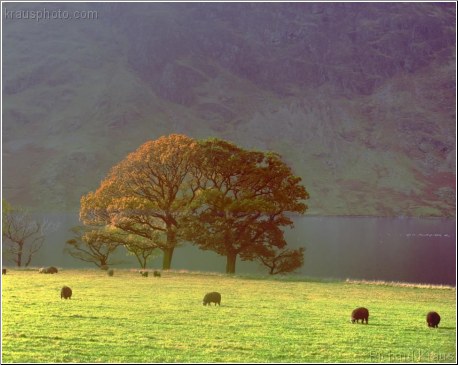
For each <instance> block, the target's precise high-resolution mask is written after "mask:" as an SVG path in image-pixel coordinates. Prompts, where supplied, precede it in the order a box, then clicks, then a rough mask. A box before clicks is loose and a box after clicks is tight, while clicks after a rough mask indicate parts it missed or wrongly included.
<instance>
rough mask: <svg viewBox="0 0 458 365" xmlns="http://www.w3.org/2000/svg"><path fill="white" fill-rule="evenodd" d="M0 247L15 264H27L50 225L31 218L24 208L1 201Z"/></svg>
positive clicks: (41, 243)
mask: <svg viewBox="0 0 458 365" xmlns="http://www.w3.org/2000/svg"><path fill="white" fill-rule="evenodd" d="M2 203H3V207H2V238H3V239H2V246H3V247H2V249H3V253H4V254H5V256H6V257H7V259H9V260H10V261H12V262H14V264H16V266H18V267H21V266H23V265H24V266H26V267H27V266H29V265H30V263H31V261H32V258H33V256H34V255H35V254H36V253H37V252H38V251H39V250H40V249H41V247H42V246H43V242H44V240H45V234H46V232H47V231H49V230H50V228H51V225H50V224H49V222H47V221H44V220H37V219H35V218H33V217H32V216H31V215H30V213H28V212H27V211H26V210H24V209H19V208H14V207H12V206H11V205H9V204H8V203H7V202H5V201H3V202H2Z"/></svg>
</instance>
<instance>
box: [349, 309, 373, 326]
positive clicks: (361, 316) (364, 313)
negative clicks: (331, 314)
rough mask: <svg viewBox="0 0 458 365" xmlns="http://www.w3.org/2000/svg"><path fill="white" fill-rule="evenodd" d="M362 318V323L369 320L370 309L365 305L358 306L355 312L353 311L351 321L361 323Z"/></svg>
mask: <svg viewBox="0 0 458 365" xmlns="http://www.w3.org/2000/svg"><path fill="white" fill-rule="evenodd" d="M359 320H361V323H364V321H366V324H367V323H368V320H369V310H368V309H367V308H364V307H360V308H356V309H355V310H354V311H353V312H351V322H352V323H355V321H356V323H359V322H358V321H359Z"/></svg>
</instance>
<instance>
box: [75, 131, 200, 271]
mask: <svg viewBox="0 0 458 365" xmlns="http://www.w3.org/2000/svg"><path fill="white" fill-rule="evenodd" d="M196 146H197V144H196V142H195V141H194V140H193V139H191V138H189V137H186V136H183V135H176V134H174V135H170V136H166V137H161V138H159V139H157V140H155V141H148V142H146V143H144V144H143V145H141V146H140V147H139V148H138V149H137V150H136V151H134V152H132V153H130V154H129V155H128V156H127V157H126V158H125V159H124V160H123V161H121V162H120V163H119V164H117V165H115V166H114V167H113V168H112V170H111V171H110V173H109V174H108V176H107V178H106V179H105V180H103V181H102V183H101V186H100V187H99V188H98V189H97V190H96V191H95V192H90V193H89V194H87V195H86V196H83V197H82V199H81V211H80V219H81V220H82V221H83V223H84V224H96V225H103V224H105V225H112V226H115V227H117V228H119V229H121V230H122V231H124V232H127V233H130V234H134V235H137V236H139V237H143V238H145V239H147V240H150V241H151V242H155V243H156V245H157V248H159V249H160V250H162V251H163V263H162V267H163V269H170V267H171V262H172V257H173V252H174V250H175V247H176V246H177V245H178V243H179V227H180V220H181V219H182V217H183V216H184V215H185V212H186V210H187V206H188V205H189V202H190V201H191V200H192V199H193V197H194V194H195V190H196V187H195V186H196V184H195V181H196V177H195V176H197V175H198V174H193V176H194V177H193V178H192V179H191V174H190V172H191V171H192V170H193V158H194V157H193V156H194V153H195V148H196ZM158 232H159V233H162V234H163V236H164V237H165V239H164V240H159V241H157V234H158Z"/></svg>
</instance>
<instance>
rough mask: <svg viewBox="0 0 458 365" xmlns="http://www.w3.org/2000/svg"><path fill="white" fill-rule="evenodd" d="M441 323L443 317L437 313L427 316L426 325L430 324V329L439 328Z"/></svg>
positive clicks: (430, 313)
mask: <svg viewBox="0 0 458 365" xmlns="http://www.w3.org/2000/svg"><path fill="white" fill-rule="evenodd" d="M440 321H441V316H440V315H439V313H437V312H429V313H428V314H427V315H426V323H428V327H434V328H437V327H438V326H439V322H440Z"/></svg>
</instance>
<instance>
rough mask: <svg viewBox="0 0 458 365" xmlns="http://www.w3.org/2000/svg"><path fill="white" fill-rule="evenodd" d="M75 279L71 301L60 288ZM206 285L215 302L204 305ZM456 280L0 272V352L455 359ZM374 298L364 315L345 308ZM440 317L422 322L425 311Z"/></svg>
mask: <svg viewBox="0 0 458 365" xmlns="http://www.w3.org/2000/svg"><path fill="white" fill-rule="evenodd" d="M63 285H68V286H70V287H71V288H72V289H73V297H72V299H71V300H61V299H60V288H61V287H62V286H63ZM209 291H219V292H220V293H221V294H222V302H221V306H220V307H218V306H211V307H204V306H203V305H202V298H203V296H204V294H205V293H207V292H209ZM455 298H456V292H455V289H424V288H414V287H402V286H386V285H371V284H358V283H345V282H307V281H291V280H257V279H250V278H242V277H237V276H235V277H227V276H223V275H210V274H201V273H179V272H165V273H163V275H162V277H161V278H154V277H152V275H151V276H150V277H148V278H144V277H141V276H140V275H139V274H138V273H137V272H134V271H133V270H132V271H129V270H115V274H114V276H113V277H109V276H107V274H106V273H105V272H103V271H98V270H64V271H61V272H59V273H58V274H55V275H44V274H38V273H37V272H35V271H15V270H11V271H8V273H7V275H5V276H2V346H3V347H2V357H3V362H315V361H316V362H454V361H455V356H456V353H455V349H456V340H455V338H456V337H455V336H456V327H455V325H456V302H455ZM358 306H366V307H367V308H369V312H370V317H369V324H368V325H363V324H351V323H350V322H349V317H350V313H351V311H352V310H353V309H354V308H356V307H358ZM429 310H436V311H437V312H439V313H440V315H441V316H442V321H441V323H440V325H439V328H438V329H432V328H428V327H427V325H426V322H425V316H426V313H427V312H428V311H429Z"/></svg>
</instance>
